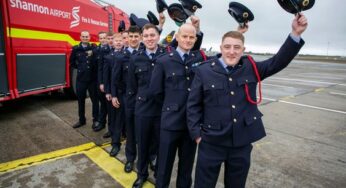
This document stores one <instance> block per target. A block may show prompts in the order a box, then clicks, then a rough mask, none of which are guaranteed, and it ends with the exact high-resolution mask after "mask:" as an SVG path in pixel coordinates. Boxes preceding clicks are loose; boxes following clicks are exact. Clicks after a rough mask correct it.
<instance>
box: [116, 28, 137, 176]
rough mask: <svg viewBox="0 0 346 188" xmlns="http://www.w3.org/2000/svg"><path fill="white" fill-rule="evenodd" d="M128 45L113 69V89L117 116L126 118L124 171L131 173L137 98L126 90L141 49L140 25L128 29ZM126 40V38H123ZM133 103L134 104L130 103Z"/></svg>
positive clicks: (134, 144)
mask: <svg viewBox="0 0 346 188" xmlns="http://www.w3.org/2000/svg"><path fill="white" fill-rule="evenodd" d="M126 33H128V39H127V40H128V47H126V48H124V49H123V50H122V51H121V53H120V54H119V56H118V58H117V59H116V60H117V61H116V62H115V64H114V67H113V70H112V80H111V91H112V104H113V106H114V107H115V108H117V114H118V115H117V117H119V118H124V119H123V120H124V121H125V127H126V146H125V155H126V164H125V167H124V171H125V172H127V173H130V172H131V171H132V170H133V165H134V161H135V159H136V155H137V148H136V137H135V125H134V121H135V120H134V109H133V108H134V103H135V100H132V101H130V102H129V101H128V100H127V98H128V97H129V96H130V95H131V92H130V93H128V92H126V86H127V81H128V70H129V61H130V58H131V56H134V55H135V54H136V53H137V52H138V50H139V44H140V42H141V29H140V28H139V27H138V26H130V28H129V29H128V31H126ZM123 40H124V39H123ZM130 104H132V105H130Z"/></svg>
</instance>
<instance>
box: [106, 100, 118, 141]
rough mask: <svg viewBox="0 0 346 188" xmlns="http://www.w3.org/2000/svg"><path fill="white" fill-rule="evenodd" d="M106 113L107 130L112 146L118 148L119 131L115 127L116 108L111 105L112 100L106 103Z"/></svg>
mask: <svg viewBox="0 0 346 188" xmlns="http://www.w3.org/2000/svg"><path fill="white" fill-rule="evenodd" d="M107 112H108V122H109V125H108V130H109V132H110V133H111V140H112V141H111V144H112V146H120V130H119V128H118V127H117V126H116V108H115V107H114V106H113V104H112V100H110V101H107Z"/></svg>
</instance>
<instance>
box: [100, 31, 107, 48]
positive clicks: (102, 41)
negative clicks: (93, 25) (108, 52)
mask: <svg viewBox="0 0 346 188" xmlns="http://www.w3.org/2000/svg"><path fill="white" fill-rule="evenodd" d="M99 42H100V44H101V45H102V46H105V45H107V44H108V41H107V33H104V32H103V33H100V34H99Z"/></svg>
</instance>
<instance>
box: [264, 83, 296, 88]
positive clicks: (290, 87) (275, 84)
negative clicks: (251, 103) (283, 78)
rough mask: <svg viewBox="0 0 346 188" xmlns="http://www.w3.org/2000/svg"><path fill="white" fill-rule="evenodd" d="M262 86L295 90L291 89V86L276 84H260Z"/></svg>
mask: <svg viewBox="0 0 346 188" xmlns="http://www.w3.org/2000/svg"><path fill="white" fill-rule="evenodd" d="M262 85H267V86H274V87H282V88H292V89H296V88H295V87H291V86H282V85H276V84H266V83H262Z"/></svg>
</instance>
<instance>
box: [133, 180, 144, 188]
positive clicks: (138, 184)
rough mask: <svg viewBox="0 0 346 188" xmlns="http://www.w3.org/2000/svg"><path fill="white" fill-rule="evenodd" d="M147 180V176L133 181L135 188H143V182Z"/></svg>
mask: <svg viewBox="0 0 346 188" xmlns="http://www.w3.org/2000/svg"><path fill="white" fill-rule="evenodd" d="M146 181H147V179H146V178H137V179H136V181H135V182H134V183H133V186H132V187H133V188H142V187H143V184H144V183H145V182H146Z"/></svg>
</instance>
